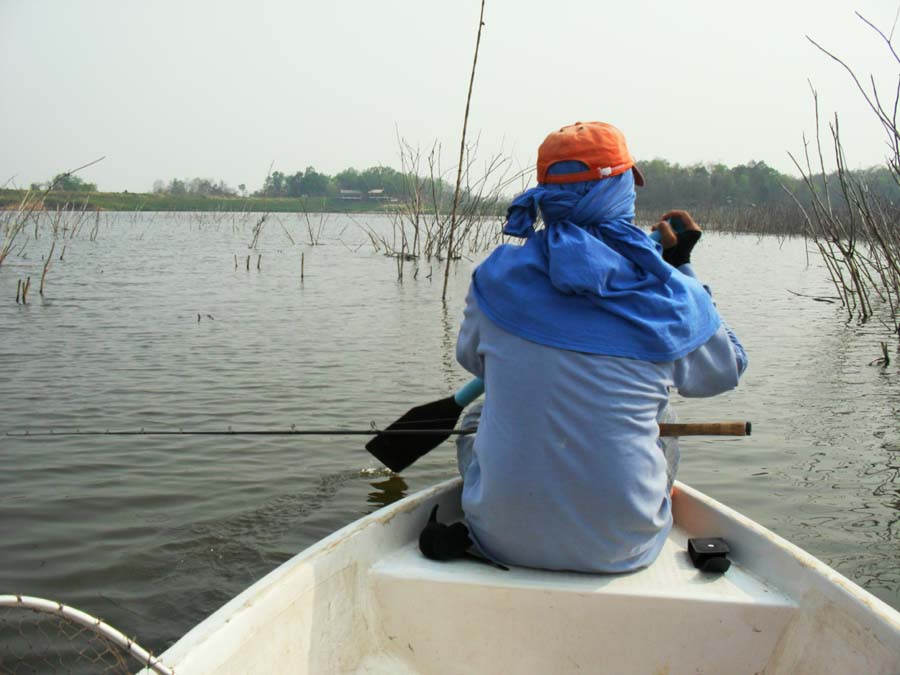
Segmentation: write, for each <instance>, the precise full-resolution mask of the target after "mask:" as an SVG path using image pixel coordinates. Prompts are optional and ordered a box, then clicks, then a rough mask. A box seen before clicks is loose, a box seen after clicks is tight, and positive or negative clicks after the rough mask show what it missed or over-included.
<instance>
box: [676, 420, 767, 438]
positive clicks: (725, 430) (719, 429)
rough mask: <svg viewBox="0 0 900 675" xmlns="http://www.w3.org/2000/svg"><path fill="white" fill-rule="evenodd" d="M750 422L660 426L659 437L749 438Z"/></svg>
mask: <svg viewBox="0 0 900 675" xmlns="http://www.w3.org/2000/svg"><path fill="white" fill-rule="evenodd" d="M750 429H751V425H750V422H694V423H686V424H660V425H659V435H660V436H749V435H750Z"/></svg>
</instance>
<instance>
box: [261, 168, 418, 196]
mask: <svg viewBox="0 0 900 675" xmlns="http://www.w3.org/2000/svg"><path fill="white" fill-rule="evenodd" d="M414 181H415V176H410V175H407V174H404V173H401V172H400V171H397V170H396V169H392V168H390V167H387V166H373V167H369V168H368V169H363V170H362V171H358V170H357V169H354V168H349V169H344V170H343V171H341V172H340V173H338V174H336V175H334V176H328V175H326V174H323V173H319V172H318V171H316V170H315V168H313V167H311V166H309V167H307V168H306V170H305V171H297V172H295V173H291V174H286V173H283V172H281V171H275V172H273V173H271V174H269V175H268V176H267V177H266V180H265V181H264V183H263V186H262V189H261V190H259V191H258V192H255V193H254V196H257V197H335V196H338V195H340V194H341V190H344V191H348V190H349V191H353V192H359V193H361V194H367V193H368V192H369V191H370V190H383V193H381V194H382V196H384V197H389V198H394V199H402V198H403V197H405V196H406V195H407V193H408V191H409V189H410V186H411V185H413V184H414Z"/></svg>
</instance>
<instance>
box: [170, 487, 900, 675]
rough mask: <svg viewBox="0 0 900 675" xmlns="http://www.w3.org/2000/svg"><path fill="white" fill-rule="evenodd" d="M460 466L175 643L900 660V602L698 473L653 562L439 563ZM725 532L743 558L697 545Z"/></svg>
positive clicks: (745, 666) (342, 659)
mask: <svg viewBox="0 0 900 675" xmlns="http://www.w3.org/2000/svg"><path fill="white" fill-rule="evenodd" d="M459 495H460V482H459V480H452V481H448V482H445V483H442V484H440V485H437V486H435V487H433V488H430V489H427V490H424V491H422V492H419V493H417V494H414V495H411V496H409V497H407V498H405V499H403V500H402V501H399V502H397V503H395V504H393V505H391V506H389V507H387V508H384V509H382V510H380V511H377V512H375V513H373V514H371V515H369V516H367V517H365V518H362V519H361V520H358V521H356V522H354V523H352V524H350V525H348V526H347V527H344V528H343V529H341V530H339V531H338V532H335V533H334V534H333V535H331V536H329V537H328V538H326V539H323V540H322V541H320V542H319V543H317V544H316V545H314V546H312V547H311V548H309V549H307V550H306V551H304V552H302V553H300V554H299V555H297V556H296V557H294V558H292V559H291V560H289V561H288V562H286V563H285V564H283V565H281V566H280V567H278V568H277V569H275V570H274V571H273V572H271V573H270V574H268V575H267V576H265V577H264V578H263V579H261V580H260V581H259V582H257V583H255V584H253V585H252V586H251V587H250V588H248V589H247V590H245V591H244V592H243V593H241V594H240V595H239V596H237V597H236V598H234V599H233V600H232V601H230V602H229V603H227V604H226V605H225V606H223V607H222V608H221V609H219V610H218V611H217V612H215V613H214V614H213V615H212V616H210V617H209V618H207V619H206V620H205V621H203V622H202V623H200V624H199V625H198V626H196V627H195V628H194V629H193V630H191V631H190V632H189V633H188V634H187V635H185V636H184V637H183V638H181V639H180V640H179V641H178V642H177V643H175V644H174V645H173V646H172V647H171V648H170V649H169V650H167V651H166V652H165V653H163V654H162V655H161V657H160V658H161V661H162V662H163V663H165V664H166V665H168V666H169V667H171V668H173V670H174V672H175V673H177V675H200V674H204V675H205V674H207V673H217V674H219V675H225V674H228V673H235V674H238V673H240V674H241V675H247V674H249V673H265V674H272V673H315V674H319V673H328V674H330V673H391V674H396V675H403V674H407V673H436V674H437V673H492V674H493V673H516V674H521V673H541V674H546V673H616V674H621V673H665V674H667V675H675V674H677V673H728V674H739V673H767V674H775V673H784V674H792V675H797V674H800V673H816V674H819V673H840V674H841V675H845V674H847V673H863V674H865V675H878V674H884V675H897V673H900V613H898V612H897V611H895V610H894V609H892V608H891V607H889V606H888V605H887V604H885V603H884V602H882V601H880V600H878V599H877V598H875V597H874V596H872V595H871V594H869V593H868V592H866V591H864V590H863V589H862V588H860V587H859V586H857V585H856V584H854V583H852V582H851V581H849V580H848V579H846V578H845V577H843V576H841V575H840V574H838V573H837V572H835V571H834V570H832V569H831V568H829V567H828V566H827V565H825V564H824V563H822V562H821V561H819V560H817V559H816V558H814V557H813V556H811V555H810V554H808V553H806V552H805V551H803V550H801V549H799V548H798V547H796V546H794V545H792V544H790V543H789V542H787V541H785V540H784V539H781V538H780V537H778V536H776V535H775V534H773V533H772V532H770V531H768V530H766V529H765V528H763V527H761V526H760V525H758V524H757V523H755V522H753V521H751V520H749V519H748V518H745V517H744V516H742V515H740V514H739V513H736V512H735V511H733V510H731V509H729V508H727V507H725V506H723V505H722V504H719V503H717V502H716V501H714V500H712V499H710V498H709V497H707V496H705V495H704V494H702V493H700V492H698V491H696V490H693V489H691V488H690V487H688V486H686V485H683V484H680V483H679V484H676V491H675V496H674V513H675V523H676V526H675V529H674V530H673V532H672V534H671V536H670V537H669V539H668V541H667V543H666V546H665V548H664V549H663V551H662V553H661V555H660V556H659V558H658V559H657V560H656V562H654V563H653V565H651V566H650V567H649V568H647V569H644V570H641V571H638V572H634V573H631V574H621V575H589V574H577V573H560V572H548V571H541V570H533V569H523V568H515V567H514V568H512V569H510V570H509V571H503V570H500V569H496V568H494V567H491V566H489V565H486V564H482V563H478V562H474V561H469V560H454V561H450V562H436V561H431V560H427V559H426V558H424V557H423V556H422V555H421V553H420V552H419V550H418V547H417V540H418V535H419V532H420V531H421V530H422V528H423V527H424V525H425V523H426V520H427V518H428V515H429V513H430V511H431V508H432V506H433V505H434V504H440V515H441V520H442V521H443V522H451V521H452V520H455V519H458V518H460V517H461V514H460V507H459ZM690 537H722V538H724V539H725V540H726V541H727V542H728V544H729V545H730V548H731V554H730V558H731V559H732V561H733V564H732V566H731V568H730V569H729V570H728V571H727V572H726V573H725V574H722V575H710V574H705V573H702V572H699V571H698V570H697V569H695V568H694V566H693V565H692V563H691V561H690V559H689V557H688V555H687V553H686V543H687V540H688V538H690Z"/></svg>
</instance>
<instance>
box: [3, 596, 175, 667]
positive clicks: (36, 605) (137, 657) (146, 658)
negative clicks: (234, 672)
mask: <svg viewBox="0 0 900 675" xmlns="http://www.w3.org/2000/svg"><path fill="white" fill-rule="evenodd" d="M145 667H146V668H149V669H150V670H151V671H153V672H156V673H159V674H160V675H171V673H172V670H171V669H169V668H167V667H166V666H165V665H163V664H162V663H160V662H159V659H157V658H156V657H154V656H153V655H152V654H150V653H149V652H148V651H147V650H145V649H143V648H142V647H141V646H140V645H138V644H136V643H135V642H134V641H133V640H130V639H129V638H127V637H125V636H124V635H123V634H122V633H120V632H119V631H117V630H116V629H115V628H113V627H111V626H109V625H107V624H105V623H103V622H102V621H100V620H99V619H96V618H94V617H92V616H90V615H89V614H85V613H84V612H81V611H79V610H77V609H74V608H72V607H67V606H66V605H62V604H60V603H58V602H53V601H50V600H44V599H42V598H32V597H28V596H20V595H0V675H26V674H27V675H36V674H38V673H40V674H41V675H43V674H44V673H66V674H67V675H68V674H71V675H82V674H84V675H88V674H89V673H90V674H92V675H93V674H94V673H102V674H107V673H108V674H116V675H117V674H119V673H133V672H134V671H135V670H140V669H142V668H145Z"/></svg>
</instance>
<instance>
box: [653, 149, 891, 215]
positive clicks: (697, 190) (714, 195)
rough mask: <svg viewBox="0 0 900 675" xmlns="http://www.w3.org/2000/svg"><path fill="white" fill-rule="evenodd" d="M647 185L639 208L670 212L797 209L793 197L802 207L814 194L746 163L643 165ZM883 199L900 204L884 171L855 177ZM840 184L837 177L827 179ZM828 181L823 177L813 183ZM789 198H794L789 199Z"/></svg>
mask: <svg viewBox="0 0 900 675" xmlns="http://www.w3.org/2000/svg"><path fill="white" fill-rule="evenodd" d="M638 166H639V168H640V170H641V172H642V173H643V174H644V176H645V178H646V180H647V185H646V187H644V188H639V191H638V203H639V204H640V205H642V206H645V207H648V208H654V207H659V208H663V209H665V208H671V205H673V204H680V205H682V206H684V207H686V208H690V207H698V206H702V207H721V206H734V207H738V208H740V207H746V206H786V205H793V204H795V202H794V199H793V198H792V197H791V194H793V195H795V196H796V197H797V199H798V200H799V201H800V202H801V203H802V204H807V203H809V200H810V199H811V195H810V192H809V189H808V187H807V186H806V184H805V183H804V182H803V180H802V179H800V178H795V177H793V176H789V175H787V174H783V173H780V172H779V171H777V170H775V169H773V168H772V167H770V166H768V165H767V164H766V163H765V162H752V161H751V162H748V163H747V164H740V165H738V166H734V167H728V166H725V165H724V164H692V165H689V166H682V165H679V164H673V163H670V162H668V161H666V160H664V159H654V160H651V161H649V162H639V163H638ZM854 174H855V175H858V176H860V177H861V178H862V179H863V181H864V182H865V183H866V184H867V185H868V186H869V189H870V191H871V192H872V193H873V194H874V195H877V196H878V197H879V198H883V199H886V200H888V201H890V202H895V203H896V202H900V187H898V185H897V183H896V182H895V180H894V178H893V176H892V175H891V173H890V172H889V171H888V170H887V169H886V168H884V167H873V168H870V169H863V170H861V171H857V172H854ZM827 179H828V180H829V182H831V183H832V184H834V185H836V184H837V181H838V177H837V175H836V174H831V175H829V176H827ZM814 180H815V181H816V182H817V184H818V185H821V184H822V183H823V182H824V179H823V177H822V176H821V175H818V176H816V177H815V179H814ZM789 193H790V194H789Z"/></svg>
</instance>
